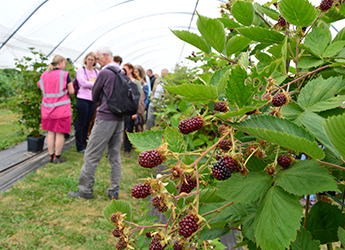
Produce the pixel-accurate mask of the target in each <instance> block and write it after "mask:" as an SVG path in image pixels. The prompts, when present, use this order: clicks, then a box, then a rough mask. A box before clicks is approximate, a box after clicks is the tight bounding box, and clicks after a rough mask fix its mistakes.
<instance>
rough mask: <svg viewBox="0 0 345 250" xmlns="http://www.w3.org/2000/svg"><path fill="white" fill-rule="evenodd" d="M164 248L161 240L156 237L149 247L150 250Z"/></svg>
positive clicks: (161, 249)
mask: <svg viewBox="0 0 345 250" xmlns="http://www.w3.org/2000/svg"><path fill="white" fill-rule="evenodd" d="M163 249H164V247H163V246H162V244H161V241H160V239H159V238H157V237H154V238H153V239H152V240H151V242H150V245H149V250H163Z"/></svg>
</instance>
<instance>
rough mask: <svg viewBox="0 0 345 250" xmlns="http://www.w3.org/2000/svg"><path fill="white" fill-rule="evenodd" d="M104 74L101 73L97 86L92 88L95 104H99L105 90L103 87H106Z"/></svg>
mask: <svg viewBox="0 0 345 250" xmlns="http://www.w3.org/2000/svg"><path fill="white" fill-rule="evenodd" d="M104 81H105V79H104V74H102V72H100V73H99V75H98V77H97V79H96V82H95V84H94V85H93V88H92V101H94V102H99V99H100V96H101V93H102V89H103V85H104Z"/></svg>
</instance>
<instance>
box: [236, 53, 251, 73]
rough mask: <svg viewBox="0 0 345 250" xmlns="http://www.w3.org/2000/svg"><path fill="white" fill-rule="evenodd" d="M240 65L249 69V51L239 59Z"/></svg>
mask: <svg viewBox="0 0 345 250" xmlns="http://www.w3.org/2000/svg"><path fill="white" fill-rule="evenodd" d="M238 65H241V66H242V68H244V69H247V68H248V67H249V53H248V51H246V52H243V53H241V54H240V57H239V59H238Z"/></svg>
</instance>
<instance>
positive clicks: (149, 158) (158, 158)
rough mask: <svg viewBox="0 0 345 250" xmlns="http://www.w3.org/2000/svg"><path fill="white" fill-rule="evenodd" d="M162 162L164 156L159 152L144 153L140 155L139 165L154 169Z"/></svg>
mask: <svg viewBox="0 0 345 250" xmlns="http://www.w3.org/2000/svg"><path fill="white" fill-rule="evenodd" d="M162 162H163V158H162V155H161V154H160V153H158V152H157V150H149V151H144V152H141V153H140V155H139V165H140V166H142V167H143V168H154V167H156V166H158V165H159V164H161V163H162Z"/></svg>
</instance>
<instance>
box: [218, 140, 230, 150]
mask: <svg viewBox="0 0 345 250" xmlns="http://www.w3.org/2000/svg"><path fill="white" fill-rule="evenodd" d="M218 147H219V148H220V149H223V150H229V149H230V147H231V142H230V141H228V140H220V141H219V143H218Z"/></svg>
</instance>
